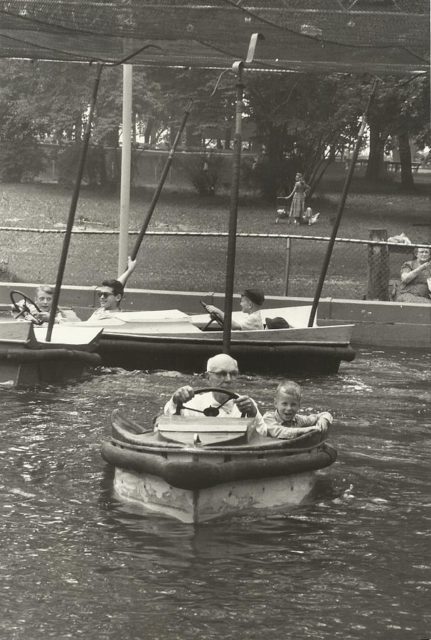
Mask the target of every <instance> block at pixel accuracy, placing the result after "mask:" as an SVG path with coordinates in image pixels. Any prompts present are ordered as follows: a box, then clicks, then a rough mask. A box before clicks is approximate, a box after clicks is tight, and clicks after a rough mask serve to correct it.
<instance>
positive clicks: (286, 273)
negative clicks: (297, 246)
mask: <svg viewBox="0 0 431 640" xmlns="http://www.w3.org/2000/svg"><path fill="white" fill-rule="evenodd" d="M290 242H291V240H290V238H287V239H286V262H285V265H284V295H285V296H287V295H288V291H289V271H290Z"/></svg>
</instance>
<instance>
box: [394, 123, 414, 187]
mask: <svg viewBox="0 0 431 640" xmlns="http://www.w3.org/2000/svg"><path fill="white" fill-rule="evenodd" d="M397 137H398V149H399V153H400V163H401V186H402V187H403V188H404V189H412V188H413V187H414V181H413V174H412V154H411V151H410V141H409V134H408V131H407V130H403V131H402V132H400V133H399V134H398V136H397Z"/></svg>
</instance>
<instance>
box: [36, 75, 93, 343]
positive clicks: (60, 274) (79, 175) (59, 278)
mask: <svg viewBox="0 0 431 640" xmlns="http://www.w3.org/2000/svg"><path fill="white" fill-rule="evenodd" d="M102 70H103V64H98V65H97V71H96V78H95V80H94V85H93V93H92V96H91V102H90V109H89V112H88V118H87V124H86V125H85V131H84V139H83V141H82V148H81V154H80V158H79V165H78V173H77V176H76V180H75V186H74V189H73V194H72V201H71V203H70V208H69V217H68V219H67V225H66V231H65V234H64V240H63V248H62V251H61V256H60V264H59V266H58V272H57V280H56V283H55V290H54V296H53V300H52V307H51V311H50V314H49V321H48V328H47V330H46V342H50V340H51V336H52V329H53V327H54V322H55V316H56V313H57V307H58V300H59V298H60V290H61V285H62V282H63V275H64V269H65V267H66V260H67V254H68V251H69V245H70V238H71V236H72V228H73V223H74V221H75V213H76V207H77V204H78V198H79V191H80V188H81V181H82V176H83V173H84V166H85V160H86V158H87V151H88V146H89V143H90V136H91V125H92V123H93V116H94V110H95V107H96V100H97V92H98V90H99V84H100V77H101V75H102Z"/></svg>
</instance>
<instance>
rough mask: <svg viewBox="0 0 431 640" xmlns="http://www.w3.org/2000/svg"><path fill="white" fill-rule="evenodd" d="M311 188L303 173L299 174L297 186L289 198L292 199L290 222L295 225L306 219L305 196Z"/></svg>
mask: <svg viewBox="0 0 431 640" xmlns="http://www.w3.org/2000/svg"><path fill="white" fill-rule="evenodd" d="M309 190H310V187H309V186H308V184H307V183H306V182H305V180H304V178H303V175H302V173H297V174H296V176H295V186H294V187H293V189H292V193H290V194H289V195H288V196H287V197H288V198H291V197H292V196H293V199H292V203H291V205H290V213H289V222H293V224H299V222H300V221H301V220H302V218H303V217H304V211H305V196H306V195H307V193H308V192H309Z"/></svg>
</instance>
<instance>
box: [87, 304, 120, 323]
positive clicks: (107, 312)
mask: <svg viewBox="0 0 431 640" xmlns="http://www.w3.org/2000/svg"><path fill="white" fill-rule="evenodd" d="M116 313H121V309H104V308H103V307H99V308H98V309H96V311H94V312H93V313H92V314H91V316H90V317H89V318H88V320H107V319H108V318H112V316H113V315H114V314H116Z"/></svg>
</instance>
